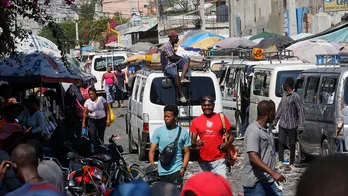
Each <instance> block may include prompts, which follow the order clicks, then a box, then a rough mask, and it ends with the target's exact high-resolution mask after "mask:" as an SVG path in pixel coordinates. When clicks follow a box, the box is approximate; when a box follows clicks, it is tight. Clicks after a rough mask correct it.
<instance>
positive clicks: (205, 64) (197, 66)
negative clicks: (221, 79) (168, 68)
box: [131, 59, 210, 71]
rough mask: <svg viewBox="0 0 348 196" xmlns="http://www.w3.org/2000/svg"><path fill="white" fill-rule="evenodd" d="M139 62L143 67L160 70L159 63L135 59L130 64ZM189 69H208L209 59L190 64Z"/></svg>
mask: <svg viewBox="0 0 348 196" xmlns="http://www.w3.org/2000/svg"><path fill="white" fill-rule="evenodd" d="M140 63H141V64H142V65H143V67H144V68H147V69H149V70H154V71H162V65H161V63H150V62H148V61H137V62H135V63H131V64H133V65H134V64H140ZM191 63H192V62H191ZM189 69H190V70H192V71H209V70H210V64H209V61H207V60H205V59H203V61H202V62H201V63H200V64H198V63H195V65H194V66H193V65H192V66H190V68H189Z"/></svg>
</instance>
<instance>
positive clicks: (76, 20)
mask: <svg viewBox="0 0 348 196" xmlns="http://www.w3.org/2000/svg"><path fill="white" fill-rule="evenodd" d="M78 21H79V15H77V14H75V30H76V44H79V23H78Z"/></svg>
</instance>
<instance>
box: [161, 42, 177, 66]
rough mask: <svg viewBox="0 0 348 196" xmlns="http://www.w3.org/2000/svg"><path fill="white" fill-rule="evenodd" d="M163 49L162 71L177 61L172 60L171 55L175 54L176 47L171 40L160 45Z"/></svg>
mask: <svg viewBox="0 0 348 196" xmlns="http://www.w3.org/2000/svg"><path fill="white" fill-rule="evenodd" d="M160 51H161V65H162V71H164V70H165V69H166V68H168V67H173V66H175V62H171V61H170V59H169V57H171V56H174V55H175V51H174V47H173V45H172V44H171V43H170V42H166V43H165V44H163V45H162V46H161V47H160Z"/></svg>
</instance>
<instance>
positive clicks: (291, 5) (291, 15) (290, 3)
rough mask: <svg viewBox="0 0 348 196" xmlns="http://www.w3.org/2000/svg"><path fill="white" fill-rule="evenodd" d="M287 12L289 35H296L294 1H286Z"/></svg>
mask: <svg viewBox="0 0 348 196" xmlns="http://www.w3.org/2000/svg"><path fill="white" fill-rule="evenodd" d="M287 2H288V5H287V8H288V11H289V27H290V29H289V33H290V35H288V36H291V35H296V34H297V21H296V2H295V0H288V1H287Z"/></svg>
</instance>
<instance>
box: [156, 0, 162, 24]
mask: <svg viewBox="0 0 348 196" xmlns="http://www.w3.org/2000/svg"><path fill="white" fill-rule="evenodd" d="M155 2H156V16H157V20H158V22H160V21H162V20H161V5H160V4H161V0H156V1H155Z"/></svg>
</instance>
